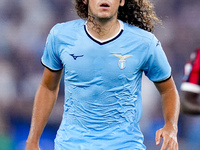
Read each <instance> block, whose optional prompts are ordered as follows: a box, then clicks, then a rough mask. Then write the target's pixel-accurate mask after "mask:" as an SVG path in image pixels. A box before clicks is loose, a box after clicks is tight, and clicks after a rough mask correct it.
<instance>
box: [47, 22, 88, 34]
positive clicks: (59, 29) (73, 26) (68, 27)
mask: <svg viewBox="0 0 200 150" xmlns="http://www.w3.org/2000/svg"><path fill="white" fill-rule="evenodd" d="M84 24H85V20H83V19H78V20H72V21H68V22H63V23H57V24H56V25H55V26H54V27H53V28H52V29H51V30H52V31H53V32H54V34H59V33H63V32H68V33H69V32H73V31H77V30H78V29H79V28H81V27H83V26H84Z"/></svg>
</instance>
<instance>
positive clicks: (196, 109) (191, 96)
mask: <svg viewBox="0 0 200 150" xmlns="http://www.w3.org/2000/svg"><path fill="white" fill-rule="evenodd" d="M198 97H199V94H198V93H193V92H188V91H182V92H181V111H182V112H183V113H185V114H191V115H194V114H195V115H198V114H200V103H199V101H198Z"/></svg>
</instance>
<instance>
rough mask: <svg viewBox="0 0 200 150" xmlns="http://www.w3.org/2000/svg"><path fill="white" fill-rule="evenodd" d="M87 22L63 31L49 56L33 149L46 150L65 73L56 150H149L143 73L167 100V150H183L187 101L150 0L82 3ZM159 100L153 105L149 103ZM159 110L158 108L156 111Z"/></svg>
mask: <svg viewBox="0 0 200 150" xmlns="http://www.w3.org/2000/svg"><path fill="white" fill-rule="evenodd" d="M76 9H77V14H78V15H79V16H80V17H81V18H82V19H79V20H75V21H70V22H66V23H61V24H57V25H55V26H54V27H53V28H52V30H51V31H50V34H49V36H48V38H47V44H46V48H45V50H44V54H43V56H42V64H43V65H44V66H45V69H44V74H43V78H42V81H41V84H40V86H39V88H38V91H37V93H36V97H35V100H34V107H33V116H32V123H31V129H30V133H29V137H28V139H27V147H26V150H38V149H39V146H38V143H39V139H40V136H41V133H42V131H43V129H44V127H45V125H46V123H47V121H48V118H49V115H50V113H51V111H52V108H53V106H54V104H55V102H56V98H57V94H58V90H59V83H60V79H61V76H62V73H64V82H65V104H64V113H63V119H62V122H61V125H60V127H59V129H58V132H57V135H56V139H55V149H56V150H117V149H120V150H136V149H138V150H145V149H146V147H145V145H144V144H143V134H142V133H141V131H140V127H139V121H140V118H141V115H142V99H141V78H142V74H143V72H144V73H145V74H146V76H147V77H148V78H149V79H150V80H151V81H153V82H154V83H155V86H156V87H157V89H158V91H159V92H160V94H161V97H162V105H163V114H164V119H165V125H164V127H163V128H162V129H159V130H158V131H157V132H156V144H157V145H159V144H160V143H161V138H163V139H164V141H163V143H162V147H161V149H162V150H165V149H168V150H178V143H177V130H178V129H177V121H178V115H179V96H178V93H177V89H176V87H175V84H174V81H173V78H172V77H171V68H170V65H169V63H168V61H167V58H166V56H165V54H164V52H163V50H162V47H161V43H160V42H159V41H158V40H157V39H156V37H155V36H154V35H153V34H152V33H151V32H149V31H152V29H153V27H154V23H155V22H157V21H159V19H158V18H157V17H156V14H155V12H154V11H153V5H152V4H151V3H150V2H149V1H147V0H139V1H138V0H76ZM149 100H151V98H150V99H149ZM149 107H154V106H149Z"/></svg>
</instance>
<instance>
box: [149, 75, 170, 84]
mask: <svg viewBox="0 0 200 150" xmlns="http://www.w3.org/2000/svg"><path fill="white" fill-rule="evenodd" d="M171 77H172V76H171V75H170V76H169V77H168V78H166V79H164V80H161V81H153V82H154V83H162V82H165V81H167V80H169V79H171Z"/></svg>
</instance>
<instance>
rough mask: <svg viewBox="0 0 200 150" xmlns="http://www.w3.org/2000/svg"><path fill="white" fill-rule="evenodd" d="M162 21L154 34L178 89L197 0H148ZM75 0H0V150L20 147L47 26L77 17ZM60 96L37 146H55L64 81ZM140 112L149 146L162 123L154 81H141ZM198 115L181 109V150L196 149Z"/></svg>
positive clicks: (194, 29) (151, 149) (193, 35)
mask: <svg viewBox="0 0 200 150" xmlns="http://www.w3.org/2000/svg"><path fill="white" fill-rule="evenodd" d="M152 2H153V3H154V4H155V10H156V12H157V15H158V16H159V17H160V18H161V19H162V21H163V23H162V25H159V26H157V27H156V29H155V31H154V34H155V35H156V36H157V38H158V39H159V40H160V41H161V43H162V46H163V49H164V50H165V53H166V55H167V57H168V60H169V62H170V64H171V66H172V70H173V71H172V75H173V77H174V80H175V82H176V85H177V88H178V89H179V87H180V83H181V80H182V75H183V66H184V63H185V62H186V60H187V59H188V58H189V54H190V53H191V52H192V51H193V50H195V49H196V48H197V47H199V46H200V1H199V0H191V1H188V0H152ZM77 18H78V17H77V15H76V12H75V10H74V0H0V35H1V36H0V150H22V149H24V147H25V141H26V138H27V136H28V132H29V127H30V120H31V113H32V105H33V99H34V95H35V92H36V89H37V87H38V85H39V83H40V80H41V77H42V72H43V66H42V65H41V63H40V58H41V56H42V53H43V49H44V46H45V42H46V37H47V35H48V33H49V30H50V29H51V28H52V26H54V25H55V24H56V23H60V22H66V21H69V20H72V19H77ZM60 87H61V90H60V93H59V97H58V101H57V103H56V106H55V108H54V109H53V112H52V115H51V117H50V119H49V122H48V124H47V127H46V129H45V130H44V133H43V135H42V138H41V143H40V146H41V150H53V139H54V138H55V134H56V130H57V128H58V126H59V123H60V120H61V117H62V108H63V106H62V105H63V102H64V100H63V99H64V98H63V96H64V95H63V94H64V93H63V83H62V84H61V86H60ZM143 88H144V91H143V98H144V113H143V117H142V120H141V128H142V130H143V132H144V135H145V144H146V145H147V149H148V150H155V149H159V148H158V147H156V146H155V141H154V137H155V131H156V130H157V129H159V128H160V127H162V125H163V119H162V109H161V104H160V97H159V95H158V93H157V91H156V89H155V88H154V85H153V84H152V83H151V82H149V81H148V80H147V79H146V78H144V81H143ZM199 133H200V118H199V117H194V116H186V115H183V114H181V115H180V120H179V134H178V137H179V143H180V150H199V147H200V143H199V140H200V134H199Z"/></svg>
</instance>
